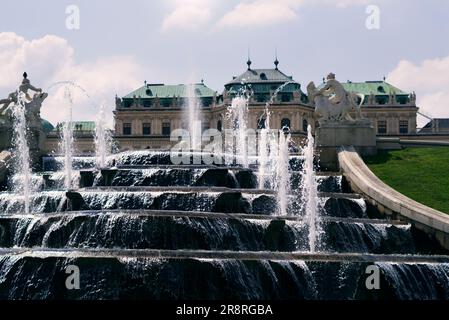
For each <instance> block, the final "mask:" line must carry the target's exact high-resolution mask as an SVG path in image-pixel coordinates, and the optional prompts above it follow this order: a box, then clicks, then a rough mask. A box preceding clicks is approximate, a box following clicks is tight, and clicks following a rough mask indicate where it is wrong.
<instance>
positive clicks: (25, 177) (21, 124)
mask: <svg viewBox="0 0 449 320" xmlns="http://www.w3.org/2000/svg"><path fill="white" fill-rule="evenodd" d="M25 103H26V100H25V94H24V93H23V92H21V91H17V103H16V104H15V105H14V108H13V117H14V141H13V143H14V148H15V150H14V153H15V154H16V155H17V157H18V162H17V163H16V165H15V174H16V177H17V179H18V181H17V182H18V184H15V190H16V191H17V192H18V193H21V194H22V196H23V202H24V213H25V214H28V213H30V202H31V201H30V197H31V165H30V148H29V146H28V141H27V121H26V107H25Z"/></svg>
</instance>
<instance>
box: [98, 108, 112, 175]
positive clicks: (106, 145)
mask: <svg viewBox="0 0 449 320" xmlns="http://www.w3.org/2000/svg"><path fill="white" fill-rule="evenodd" d="M111 144H112V137H111V135H110V133H109V130H108V129H107V124H106V114H105V105H104V104H102V105H101V106H100V112H99V113H98V116H97V121H96V123H95V157H96V163H97V167H99V168H104V167H106V158H107V156H108V155H109V154H110V152H111Z"/></svg>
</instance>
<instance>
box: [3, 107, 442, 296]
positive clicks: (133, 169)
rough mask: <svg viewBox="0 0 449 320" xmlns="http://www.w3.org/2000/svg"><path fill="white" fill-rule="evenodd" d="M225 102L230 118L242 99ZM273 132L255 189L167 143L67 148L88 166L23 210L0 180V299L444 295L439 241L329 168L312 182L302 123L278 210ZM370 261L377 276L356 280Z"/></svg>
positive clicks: (251, 179) (239, 172) (284, 171)
mask: <svg viewBox="0 0 449 320" xmlns="http://www.w3.org/2000/svg"><path fill="white" fill-rule="evenodd" d="M233 105H234V107H235V111H236V113H235V119H236V121H239V112H238V111H239V110H245V108H246V107H247V101H245V100H236V101H235V102H234V103H233ZM241 106H244V107H242V108H240V107H241ZM245 117H246V113H242V114H240V120H242V122H241V123H242V124H243V125H244V126H246V122H245ZM100 118H101V117H100ZM267 124H268V125H267V127H269V120H267ZM236 129H237V130H236V131H237V132H239V127H237V128H236ZM23 132H24V131H23ZM240 133H242V132H239V133H238V134H240ZM276 133H280V136H281V137H280V139H279V141H277V140H278V139H272V138H271V137H272V134H271V133H267V136H266V137H267V139H266V142H265V143H264V145H265V146H266V147H267V148H266V150H267V153H266V159H267V160H266V161H267V163H268V165H267V167H266V168H267V170H266V173H267V174H266V176H267V177H268V178H267V179H270V178H271V176H274V177H275V178H276V179H275V180H276V181H277V183H278V184H277V185H273V184H271V185H270V188H266V185H263V190H260V189H259V188H260V186H261V185H260V180H259V179H258V176H257V172H255V171H254V170H253V169H254V168H252V167H251V168H242V167H241V166H240V165H235V163H228V164H225V165H222V164H220V165H217V166H213V167H211V166H210V165H204V164H196V165H182V166H179V165H173V163H172V162H171V159H170V155H169V153H167V152H165V153H164V152H163V151H160V150H159V151H156V150H140V151H130V152H124V153H121V154H114V155H111V156H110V157H111V160H113V161H114V163H116V168H114V170H107V169H106V170H100V172H97V171H98V170H95V169H94V167H95V158H94V157H91V159H83V161H81V162H80V163H79V164H75V163H76V161H75V160H76V159H74V158H72V160H73V162H72V165H73V168H78V169H79V170H82V171H83V170H84V173H85V174H86V175H88V174H91V175H92V174H94V173H93V172H95V175H98V176H99V178H98V179H86V181H84V185H83V186H82V187H81V186H80V185H79V184H76V183H75V184H73V185H72V187H71V189H72V190H69V191H67V190H64V191H62V190H57V189H56V188H55V189H51V188H50V189H49V190H44V191H39V192H36V194H33V200H34V201H33V203H34V206H33V212H36V213H42V214H36V215H33V216H30V215H21V214H18V213H21V212H23V209H22V206H21V204H22V203H21V202H20V203H19V201H18V198H19V197H17V195H15V194H11V193H9V192H0V212H1V213H2V217H1V219H0V299H120V298H127V299H133V298H134V299H135V298H145V299H156V300H158V299H165V300H168V299H171V300H176V299H186V300H188V299H190V300H192V299H241V300H248V299H249V300H270V299H277V300H279V299H286V300H292V299H322V300H325V299H330V300H336V299H340V300H341V299H344V300H353V299H416V298H420V299H444V298H446V299H447V298H448V297H449V255H447V254H448V253H447V251H444V250H443V249H442V248H441V247H438V245H437V244H436V242H434V241H433V240H431V239H428V238H426V237H423V236H422V235H421V234H420V233H419V232H420V231H419V230H417V229H414V227H413V226H412V225H411V224H409V223H408V222H404V221H396V220H392V218H388V219H379V217H380V216H381V215H380V212H374V211H375V209H374V208H373V209H372V210H366V204H365V201H364V199H363V198H362V197H361V196H360V195H358V194H355V193H354V194H347V193H343V187H342V185H341V184H340V183H339V181H341V175H338V174H337V175H332V176H330V177H329V176H322V177H321V178H320V179H321V181H323V183H321V184H320V185H317V182H316V173H315V171H314V166H313V159H314V155H313V144H314V141H313V137H312V134H311V129H310V128H308V143H307V146H306V147H305V148H304V150H303V154H304V157H303V158H304V159H303V158H301V161H303V162H304V163H303V167H304V174H303V178H302V180H303V184H302V188H301V194H302V197H294V196H292V197H290V200H291V202H293V203H291V205H299V206H302V207H303V208H304V210H303V211H304V212H301V214H300V216H298V217H297V216H291V215H289V214H287V213H288V209H287V208H289V207H288V205H289V204H288V202H289V201H288V194H289V192H288V190H290V189H291V190H293V189H298V187H297V185H293V183H294V182H292V180H294V179H293V178H294V173H295V172H289V169H288V163H289V158H291V156H290V155H289V152H288V144H289V137H288V135H287V136H286V135H285V134H284V132H283V131H281V132H279V131H277V132H276ZM236 136H237V134H236ZM241 136H242V135H241ZM243 136H245V135H243ZM240 151H241V150H240ZM18 152H20V151H18ZM64 159H65V155H64ZM52 161H53V162H56V160H55V159H48V164H50V163H51V162H52ZM290 162H291V161H290ZM270 164H273V165H270ZM78 166H79V167H78ZM273 168H275V169H276V174H272V170H273ZM47 170H52V171H58V170H61V169H60V168H59V167H58V166H53V167H52V166H50V165H49V166H48V168H47V169H46V171H47ZM62 172H63V173H64V175H65V172H64V171H62ZM59 173H60V172H55V174H59ZM289 173H291V176H292V179H290V178H289ZM44 174H48V172H45V173H44ZM105 177H107V179H106V178H105ZM326 181H327V182H329V183H325V182H326ZM290 183H292V185H290ZM276 187H277V189H278V192H277V191H276V190H273V189H274V188H276ZM317 190H319V191H320V193H318V192H317ZM281 197H284V198H282V199H281ZM318 198H320V200H322V201H323V206H322V208H320V210H322V211H321V212H320V215H318V208H317V199H318ZM19 200H20V201H21V200H22V199H19ZM19 204H20V205H19ZM277 204H279V206H277ZM303 221H305V222H306V223H303ZM321 228H322V229H323V232H321ZM320 234H321V235H322V236H323V238H324V239H323V241H322V242H323V243H326V253H321V252H319V249H320V241H318V240H319V238H320V237H319V235H320ZM309 250H310V251H311V252H313V254H311V253H310V252H306V251H309ZM442 254H446V255H442ZM373 264H375V266H377V267H378V268H379V269H380V271H381V272H380V273H379V276H380V277H381V283H382V287H381V289H380V290H368V289H367V288H366V287H365V286H364V285H363V283H364V282H365V279H366V277H367V274H366V270H367V267H368V266H372V265H373ZM68 265H76V266H79V267H80V270H82V277H81V287H80V290H66V289H65V287H64V281H61V275H65V274H66V271H67V269H66V268H67V266H68ZM174 279H175V281H174Z"/></svg>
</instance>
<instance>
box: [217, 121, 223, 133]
mask: <svg viewBox="0 0 449 320" xmlns="http://www.w3.org/2000/svg"><path fill="white" fill-rule="evenodd" d="M217 130H218V131H220V132H221V130H223V123H222V122H221V120H218V121H217Z"/></svg>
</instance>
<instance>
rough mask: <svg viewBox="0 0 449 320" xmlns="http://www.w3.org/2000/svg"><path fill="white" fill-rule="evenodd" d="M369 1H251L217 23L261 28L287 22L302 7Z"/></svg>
mask: <svg viewBox="0 0 449 320" xmlns="http://www.w3.org/2000/svg"><path fill="white" fill-rule="evenodd" d="M368 2H369V0H251V1H241V2H240V3H239V4H237V5H236V6H235V7H234V8H233V9H232V10H231V11H230V12H228V13H226V14H225V15H224V16H223V17H222V18H221V19H220V20H219V21H218V23H217V26H218V27H248V26H252V27H261V26H269V25H274V24H278V23H284V22H289V21H291V20H294V19H296V18H297V16H298V10H299V8H301V7H303V6H317V5H332V6H336V7H341V8H343V7H348V6H352V5H365V4H367V3H368Z"/></svg>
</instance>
